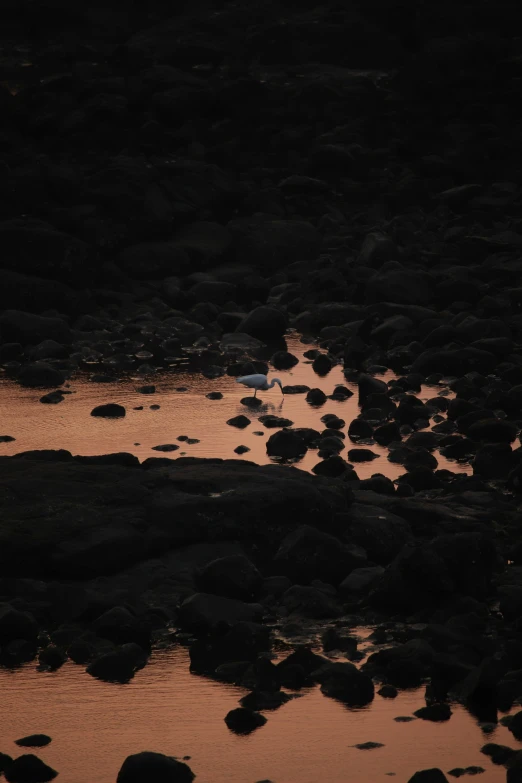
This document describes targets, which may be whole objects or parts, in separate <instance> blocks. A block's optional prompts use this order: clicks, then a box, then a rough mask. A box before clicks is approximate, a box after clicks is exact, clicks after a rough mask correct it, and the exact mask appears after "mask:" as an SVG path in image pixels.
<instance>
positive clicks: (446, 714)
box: [413, 704, 452, 723]
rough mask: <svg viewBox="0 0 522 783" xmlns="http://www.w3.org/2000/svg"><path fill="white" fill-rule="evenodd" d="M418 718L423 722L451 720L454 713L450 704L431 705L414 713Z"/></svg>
mask: <svg viewBox="0 0 522 783" xmlns="http://www.w3.org/2000/svg"><path fill="white" fill-rule="evenodd" d="M413 714H414V715H415V716H416V717H417V718H422V719H423V720H432V721H435V722H437V723H438V722H440V721H445V720H449V719H450V718H451V715H452V712H451V709H450V706H449V704H430V705H428V706H427V707H421V708H420V709H419V710H415V712H414V713H413Z"/></svg>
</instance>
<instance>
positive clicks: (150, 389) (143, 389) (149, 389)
mask: <svg viewBox="0 0 522 783" xmlns="http://www.w3.org/2000/svg"><path fill="white" fill-rule="evenodd" d="M136 391H137V392H139V393H140V394H154V393H155V391H156V387H155V386H153V385H150V386H138V388H137V389H136Z"/></svg>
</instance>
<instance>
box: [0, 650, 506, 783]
mask: <svg viewBox="0 0 522 783" xmlns="http://www.w3.org/2000/svg"><path fill="white" fill-rule="evenodd" d="M0 688H1V690H2V710H1V712H0V735H1V737H2V744H1V747H0V750H1V751H2V752H4V753H9V754H12V755H14V756H16V755H19V754H20V752H21V749H20V748H18V747H17V746H16V745H15V744H14V740H15V739H18V738H19V737H22V736H25V735H27V734H30V733H35V732H43V733H47V734H49V735H50V736H51V737H52V740H53V741H52V743H51V744H50V745H49V746H48V747H46V748H38V749H36V753H37V755H39V756H40V757H41V758H42V759H43V760H44V761H45V762H47V763H48V764H50V765H51V766H52V767H54V768H55V769H56V770H58V771H59V773H60V775H59V778H58V780H59V781H61V783H90V782H92V783H94V781H96V783H115V780H116V776H117V773H118V769H119V768H120V766H121V764H122V762H123V760H124V759H125V758H126V756H127V755H129V754H131V753H136V752H138V751H140V750H153V751H157V752H160V753H166V754H168V755H173V756H178V757H179V758H182V757H183V756H185V755H187V756H190V757H191V758H190V760H189V761H188V762H187V763H188V764H189V765H190V766H191V768H192V770H193V772H194V773H195V774H196V775H197V778H196V779H197V781H198V783H254V781H258V780H263V779H266V778H270V780H273V781H274V783H318V781H325V783H326V781H327V782H328V783H348V781H353V782H354V783H355V782H357V783H375V781H378V780H383V781H384V780H385V779H386V776H387V775H389V774H390V773H394V774H395V776H396V779H397V780H398V781H400V783H405V781H407V780H408V779H409V778H410V776H411V775H413V773H414V772H415V771H416V770H418V769H426V768H429V767H434V766H437V767H440V768H441V769H442V770H443V771H444V772H448V771H449V770H450V769H453V768H454V767H467V766H472V765H477V766H481V767H483V768H484V769H485V770H486V772H485V774H483V775H481V776H479V777H478V778H476V779H477V780H480V781H482V783H501V781H505V778H506V772H505V769H504V768H503V767H496V766H494V765H493V764H492V763H491V762H490V760H489V758H488V757H486V756H484V755H483V754H482V753H480V748H481V746H482V745H483V744H485V743H486V742H498V743H501V744H506V745H509V746H511V747H513V748H519V747H522V744H521V743H518V742H516V741H515V740H514V739H513V736H512V735H511V734H510V733H509V731H508V730H507V728H505V727H504V726H498V728H496V729H495V731H494V732H493V733H492V734H488V735H486V734H484V733H483V732H482V731H481V729H480V728H479V726H478V724H477V722H476V720H475V719H474V718H473V717H472V716H470V715H469V714H468V713H467V712H466V711H465V710H464V709H463V708H462V707H460V706H459V705H452V709H453V715H452V717H451V718H450V720H449V721H447V722H446V723H440V724H437V723H432V722H430V721H423V720H418V719H416V720H413V721H412V722H410V723H398V722H396V721H394V718H395V717H397V716H399V715H411V713H412V712H413V711H414V710H416V709H418V708H419V707H421V706H424V701H423V693H424V689H423V688H421V689H419V690H416V691H405V692H401V693H400V694H399V696H398V697H397V698H396V699H383V698H381V697H380V696H376V697H375V700H374V702H373V704H372V705H370V706H369V707H367V708H364V709H348V708H346V707H344V706H343V705H342V704H340V703H338V702H336V701H334V700H332V699H329V698H326V697H325V696H323V695H322V693H321V692H320V690H319V688H313V689H310V690H308V691H305V692H304V693H303V695H302V696H300V697H299V698H296V699H294V700H292V701H290V702H288V703H287V704H285V705H284V706H283V707H281V708H280V709H279V710H276V711H274V712H266V713H265V715H266V717H267V719H268V722H267V723H266V724H265V726H262V727H261V728H260V729H258V730H256V731H255V732H254V733H253V734H251V735H249V736H247V737H238V736H236V735H234V734H233V733H232V732H230V731H229V730H228V729H227V727H226V725H225V722H224V717H225V715H226V713H227V712H228V711H229V710H231V709H234V708H235V707H237V706H238V699H239V698H241V696H243V695H244V694H245V693H246V691H245V690H244V689H241V688H238V687H235V686H232V685H223V684H222V683H217V682H214V681H212V680H209V679H206V678H204V677H200V676H196V675H193V674H190V672H189V662H188V653H187V650H186V649H185V648H175V649H170V650H160V651H157V652H155V653H154V655H153V656H152V659H151V662H150V664H149V665H148V666H147V667H146V668H145V669H143V670H141V671H139V672H138V673H137V675H136V677H135V678H134V680H133V681H132V682H131V683H129V684H128V685H114V684H109V683H103V682H99V681H98V680H94V679H92V678H91V677H89V676H88V675H87V674H85V672H84V671H83V668H82V667H78V666H75V665H74V664H73V663H66V664H65V665H64V666H63V668H62V669H60V670H59V671H58V672H54V673H49V672H47V673H42V672H37V671H36V670H35V667H34V664H28V665H26V666H24V667H23V668H22V669H20V670H17V671H14V672H7V671H5V670H0ZM517 709H518V708H517ZM367 741H372V742H381V743H383V744H384V747H382V748H376V749H374V750H358V749H357V748H354V747H353V746H354V745H355V744H358V743H362V742H367ZM463 779H464V780H469V779H470V778H469V777H467V776H466V777H465V778H463Z"/></svg>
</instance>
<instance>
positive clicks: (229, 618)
mask: <svg viewBox="0 0 522 783" xmlns="http://www.w3.org/2000/svg"><path fill="white" fill-rule="evenodd" d="M262 614H263V608H262V607H261V605H260V604H255V603H244V602H243V601H237V600H235V599H233V598H224V597H223V596H218V595H209V594H208V593H194V595H191V596H190V598H187V599H186V600H185V601H183V603H182V604H181V606H180V609H179V622H180V624H181V626H182V627H183V628H187V630H190V631H195V632H208V631H212V630H215V629H217V628H220V627H226V626H230V627H231V626H233V625H236V623H239V622H242V621H244V620H245V621H251V620H257V619H259V618H260V617H261V616H262Z"/></svg>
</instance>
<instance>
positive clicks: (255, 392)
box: [254, 389, 257, 400]
mask: <svg viewBox="0 0 522 783" xmlns="http://www.w3.org/2000/svg"><path fill="white" fill-rule="evenodd" d="M256 394H257V389H256V390H255V391H254V400H255V398H256Z"/></svg>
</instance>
